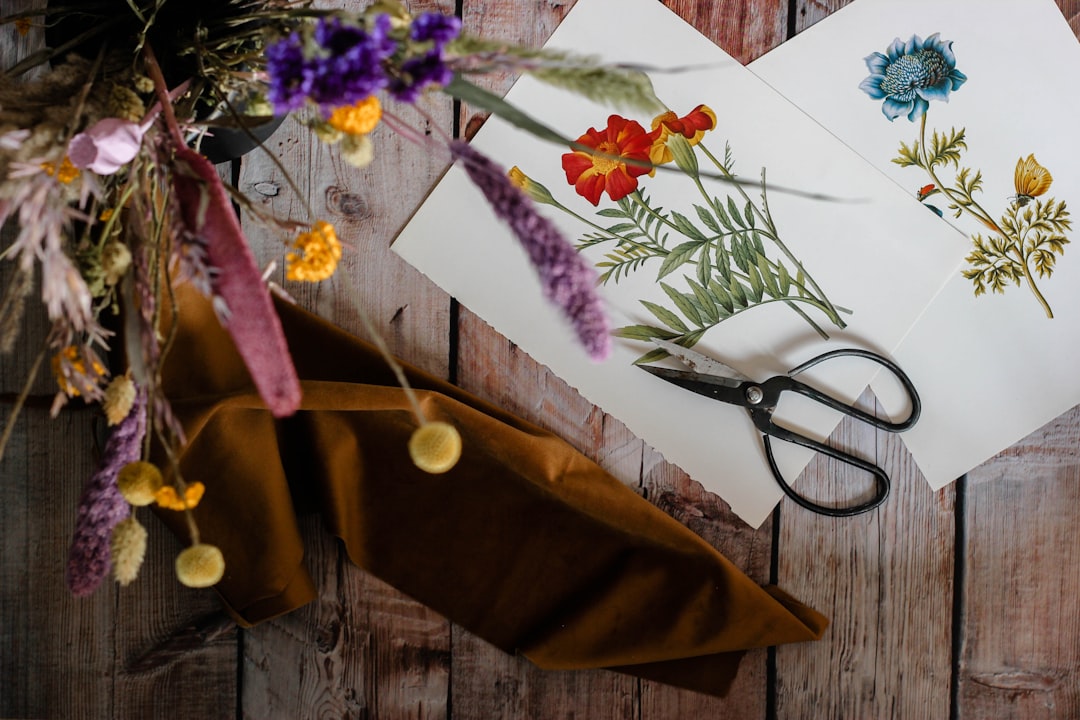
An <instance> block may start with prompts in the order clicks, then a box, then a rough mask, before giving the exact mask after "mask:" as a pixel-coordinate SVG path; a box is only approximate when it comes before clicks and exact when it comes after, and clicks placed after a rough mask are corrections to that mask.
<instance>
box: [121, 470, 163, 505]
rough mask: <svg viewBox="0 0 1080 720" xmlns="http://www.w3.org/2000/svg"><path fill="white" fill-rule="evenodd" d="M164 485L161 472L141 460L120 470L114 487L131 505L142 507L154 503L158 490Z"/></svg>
mask: <svg viewBox="0 0 1080 720" xmlns="http://www.w3.org/2000/svg"><path fill="white" fill-rule="evenodd" d="M164 484H165V480H164V479H163V478H162V477H161V471H160V470H158V469H157V466H156V465H153V464H151V463H148V462H144V461H142V460H139V461H136V462H133V463H128V464H127V465H125V466H124V467H122V468H120V472H119V474H117V476H116V486H117V487H118V488H119V489H120V494H121V495H123V496H124V499H125V500H127V501H128V502H129V503H131V504H132V505H135V506H138V507H142V506H143V505H149V504H150V503H152V502H154V500H155V499H156V495H157V492H158V490H160V489H161V486H162V485H164Z"/></svg>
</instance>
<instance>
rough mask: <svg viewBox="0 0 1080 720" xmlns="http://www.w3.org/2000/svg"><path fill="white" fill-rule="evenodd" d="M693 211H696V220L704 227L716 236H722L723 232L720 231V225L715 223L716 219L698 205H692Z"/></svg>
mask: <svg viewBox="0 0 1080 720" xmlns="http://www.w3.org/2000/svg"><path fill="white" fill-rule="evenodd" d="M694 210H695V211H697V216H698V220H700V221H701V223H702V224H703V225H704V226H705V227H707V228H709V230H712V231H713V232H714V233H716V234H717V235H722V234H723V232H724V231H723V230H721V229H720V223H718V222H717V221H716V218H715V217H714V216H713V214H712V213H711V212H709V211H708V210H706V209H705V208H703V207H701V206H700V205H694Z"/></svg>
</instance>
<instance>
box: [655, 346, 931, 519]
mask: <svg viewBox="0 0 1080 720" xmlns="http://www.w3.org/2000/svg"><path fill="white" fill-rule="evenodd" d="M653 342H654V343H656V345H657V346H658V347H660V348H662V349H663V350H665V351H666V352H667V353H668V354H669V355H671V356H672V357H674V358H675V359H677V360H678V361H680V362H681V363H682V364H683V365H685V366H686V367H688V368H689V370H688V371H687V370H671V369H668V368H661V367H654V366H651V365H641V366H640V367H641V368H642V369H643V370H646V371H648V372H649V373H652V374H653V375H655V376H657V377H659V378H663V379H664V380H667V381H668V382H670V383H674V384H675V385H678V386H679V387H682V388H685V389H687V390H690V391H692V392H695V393H697V394H699V395H704V396H705V397H709V398H712V399H714V400H719V401H721V402H725V403H728V404H730V405H738V406H740V407H742V408H743V409H745V410H746V411H747V413H749V414H750V419H751V420H753V422H754V425H755V427H757V429H758V430H760V431H761V433H762V441H763V443H764V445H765V456H766V457H767V458H768V461H769V469H770V470H772V474H773V477H774V478H775V479H776V482H777V484H779V485H780V488H781V489H782V490H783V491H784V494H786V495H787V496H788V497H789V498H791V499H792V501H794V502H795V503H797V504H798V505H800V506H802V507H804V508H806V509H807V510H811V511H813V512H815V513H819V514H821V515H827V516H829V517H850V516H852V515H859V514H861V513H865V512H868V511H870V510H873V509H874V508H876V507H877V506H878V505H880V504H881V503H883V502H885V498H887V497H888V496H889V485H890V483H889V476H888V475H887V474H886V473H885V471H884V470H882V469H881V468H880V467H878V466H877V465H874V464H873V463H870V462H867V461H866V460H863V459H862V458H860V457H857V456H855V455H851V454H850V453H847V452H844V451H843V450H839V449H837V448H834V447H830V446H829V445H826V444H825V443H822V442H819V441H817V440H815V439H813V438H809V437H806V436H805V435H802V434H800V433H798V432H795V431H793V430H789V429H788V428H785V427H783V426H780V425H777V424H776V423H775V422H773V413H774V412H775V411H776V406H777V404H778V403H779V402H780V398H781V397H782V396H783V394H784V393H798V394H799V395H803V396H805V397H807V398H810V399H811V400H813V401H815V402H817V403H819V404H821V405H824V406H826V407H829V408H831V409H833V410H836V411H838V412H840V413H842V414H843V415H845V416H847V417H851V418H855V419H856V420H859V421H861V422H864V423H867V424H869V425H872V426H873V427H876V428H880V429H881V430H886V431H888V432H902V431H904V430H907V429H908V428H910V427H912V426H913V425H914V424H915V423H916V422H917V421H918V419H919V413H920V412H921V411H922V403H921V401H920V400H919V394H918V392H916V390H915V386H914V385H913V384H912V382H911V380H910V379H909V378H908V376H907V375H906V374H905V373H904V371H903V370H901V369H900V367H899V366H898V365H897V364H896V363H894V362H893V361H891V360H889V359H888V358H886V357H883V356H881V355H878V354H877V353H873V352H870V351H869V350H860V349H855V348H844V349H839V350H832V351H830V352H826V353H823V354H821V355H818V356H816V357H813V358H811V359H810V360H807V361H806V362H804V363H803V364H802V365H799V366H798V367H796V368H793V369H792V370H790V371H789V372H788V373H787V374H786V375H777V376H774V377H771V378H769V379H768V380H765V381H764V382H755V381H753V380H751V379H750V378H748V377H746V376H745V375H743V374H741V373H739V372H738V371H737V370H735V369H733V368H731V367H729V366H727V365H725V364H724V363H722V362H719V361H717V360H714V359H712V358H710V357H707V356H705V355H702V354H701V353H698V352H695V351H693V350H689V349H688V348H684V347H682V346H681V345H677V344H675V343H672V342H668V341H666V340H653ZM841 357H856V358H864V359H866V360H870V361H872V362H875V363H877V364H879V365H882V366H884V367H885V368H887V369H888V370H889V371H890V372H891V373H892V374H893V375H894V376H895V377H896V379H897V380H898V381H899V382H900V384H901V385H902V386H903V387H904V390H905V392H906V393H907V396H908V400H909V401H910V403H911V411H910V412H909V413H908V416H907V418H906V419H904V420H901V421H900V422H890V421H888V420H883V419H881V418H878V417H875V416H874V415H871V414H870V413H868V412H866V411H864V410H861V409H860V408H857V407H854V406H853V405H851V404H850V403H847V402H844V401H842V400H837V399H836V398H834V397H832V396H830V395H827V394H825V393H823V392H821V391H820V390H817V389H816V388H813V387H811V386H809V385H806V384H805V383H802V382H799V381H798V380H796V379H795V378H794V376H795V375H798V374H799V373H801V372H803V371H804V370H807V369H809V368H812V367H814V366H815V365H819V364H821V363H824V362H827V361H829V360H832V359H835V358H841ZM771 438H776V439H777V440H783V441H785V442H789V443H794V444H795V445H801V446H803V447H805V448H809V449H811V450H814V451H815V452H819V453H821V454H822V455H826V456H828V457H831V458H834V459H836V460H838V461H840V462H842V463H846V464H847V465H851V466H853V467H856V468H859V469H860V470H863V471H865V472H868V473H870V474H871V475H872V476H873V477H874V495H873V497H871V498H870V499H869V500H866V501H864V502H859V503H855V504H852V505H844V506H839V507H833V506H828V505H821V504H819V503H816V502H814V501H813V500H810V499H809V498H806V497H805V496H803V495H800V494H799V493H797V492H795V490H794V489H793V488H792V487H791V485H790V484H789V483H788V482H787V481H786V480H785V479H784V476H783V475H782V474H781V472H780V468H779V467H778V466H777V464H776V459H775V458H774V457H773V449H772V442H771Z"/></svg>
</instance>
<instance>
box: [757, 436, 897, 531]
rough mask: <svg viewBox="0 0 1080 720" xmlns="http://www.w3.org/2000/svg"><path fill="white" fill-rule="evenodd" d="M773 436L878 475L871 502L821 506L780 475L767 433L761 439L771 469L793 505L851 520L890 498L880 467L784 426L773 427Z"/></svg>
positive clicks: (884, 476) (875, 475) (887, 481)
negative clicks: (797, 490) (796, 489)
mask: <svg viewBox="0 0 1080 720" xmlns="http://www.w3.org/2000/svg"><path fill="white" fill-rule="evenodd" d="M773 428H774V429H773V432H772V435H773V436H774V437H776V438H777V439H778V440H786V441H787V442H791V443H794V444H796V445H802V446H803V447H807V448H810V449H811V450H815V451H817V452H819V453H821V454H822V455H828V456H829V457H831V458H834V459H836V460H839V461H840V462H843V463H846V464H848V465H852V466H854V467H857V468H859V469H860V470H865V471H866V472H868V473H870V474H871V475H873V476H874V495H873V497H871V498H870V499H869V500H867V501H865V502H861V503H859V504H857V505H848V506H840V507H830V506H828V505H821V504H819V503H816V502H814V501H813V500H810V499H809V498H807V497H804V496H802V495H800V494H799V493H797V492H795V489H794V488H793V487H791V485H789V484H788V482H787V480H785V479H784V476H783V474H782V473H781V472H780V468H779V467H777V465H776V458H774V457H773V451H772V442H770V439H769V435H768V434H763V435H762V436H761V439H762V441H763V442H764V443H765V457H767V458H768V459H769V469H770V470H772V474H773V478H775V479H776V484H777V485H779V486H780V489H781V490H783V491H784V494H785V495H787V496H788V497H789V498H791V500H792V502H794V503H796V504H797V505H800V506H801V507H804V508H806V509H807V510H810V511H811V512H815V513H817V514H819V515H825V516H828V517H851V516H853V515H861V514H862V513H865V512H870V511H871V510H873V509H874V508H876V507H877V506H878V505H880V504H881V503H883V502H885V499H886V498H887V497H889V488H890V483H889V476H888V475H886V474H885V471H884V470H882V469H881V468H879V467H878V466H877V465H873V464H871V463H869V462H867V461H866V460H863V459H862V458H859V457H855V456H854V455H850V454H848V453H846V452H844V451H843V450H837V449H836V448H834V447H829V446H828V445H826V444H824V443H820V442H818V441H816V440H813V439H811V438H808V437H803V436H802V435H799V434H797V433H793V432H791V431H790V430H786V429H784V428H782V427H778V426H775V425H774V426H773Z"/></svg>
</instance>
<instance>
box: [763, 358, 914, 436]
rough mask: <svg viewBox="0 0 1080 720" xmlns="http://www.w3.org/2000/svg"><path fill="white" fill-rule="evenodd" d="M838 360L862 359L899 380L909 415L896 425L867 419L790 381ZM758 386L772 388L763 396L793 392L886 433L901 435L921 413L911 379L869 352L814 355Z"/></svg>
mask: <svg viewBox="0 0 1080 720" xmlns="http://www.w3.org/2000/svg"><path fill="white" fill-rule="evenodd" d="M838 357H859V358H863V359H865V360H870V361H871V362H875V363H877V364H878V365H881V366H882V367H884V368H886V369H887V370H888V371H889V372H891V373H892V374H893V377H895V378H896V379H897V380H899V381H900V384H901V385H903V386H904V391H905V392H906V393H907V395H908V400H909V401H910V402H911V412H910V413H908V416H907V417H906V418H905V419H903V420H901V421H900V422H891V421H889V420H884V419H882V418H879V417H876V416H874V415H871V414H870V413H868V412H866V411H865V410H862V409H860V408H857V407H855V406H853V405H850V404H849V403H846V402H842V401H840V400H837V399H836V398H834V397H831V396H829V395H826V394H825V393H823V392H821V391H820V390H818V389H816V388H812V387H810V386H809V385H806V384H805V383H801V382H799V381H798V380H795V379H794V378H793V377H792V376H793V375H798V374H799V373H801V372H802V371H804V370H808V369H810V368H812V367H814V366H815V365H818V364H820V363H823V362H825V361H826V360H831V359H833V358H838ZM762 385H763V386H765V385H773V386H774V388H769V390H772V392H767V393H766V394H767V395H773V394H774V393H775V397H776V398H777V399H779V397H780V394H781V393H783V392H784V391H785V390H787V391H791V392H797V393H799V394H800V395H805V396H806V397H808V398H810V399H812V400H816V401H817V402H819V403H821V404H822V405H825V406H827V407H830V408H832V409H833V410H837V411H839V412H842V413H844V414H845V415H850V416H851V417H854V418H858V419H859V420H861V421H863V422H864V423H867V424H869V425H873V426H874V427H876V428H881V429H882V430H888V431H890V432H903V431H904V430H907V429H909V428H911V427H912V426H913V425H914V424H915V423H916V422H918V420H919V415H920V414H921V413H922V400H920V399H919V393H918V391H917V390H916V389H915V384H914V383H913V382H911V378H909V377H908V376H907V373H905V372H904V371H903V370H902V369H900V366H899V365H897V364H896V363H894V362H893V361H892V360H890V359H889V358H887V357H883V356H881V355H878V354H877V353H874V352H870V351H869V350H860V349H858V348H841V349H839V350H831V351H829V352H827V353H823V354H821V355H818V356H817V357H813V358H810V359H809V360H807V361H806V362H804V363H803V364H802V365H799V366H798V367H797V368H794V369H793V370H791V372H789V373H788V374H787V376H783V375H781V376H779V377H776V378H772V379H771V380H767V381H766V382H765V383H762Z"/></svg>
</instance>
